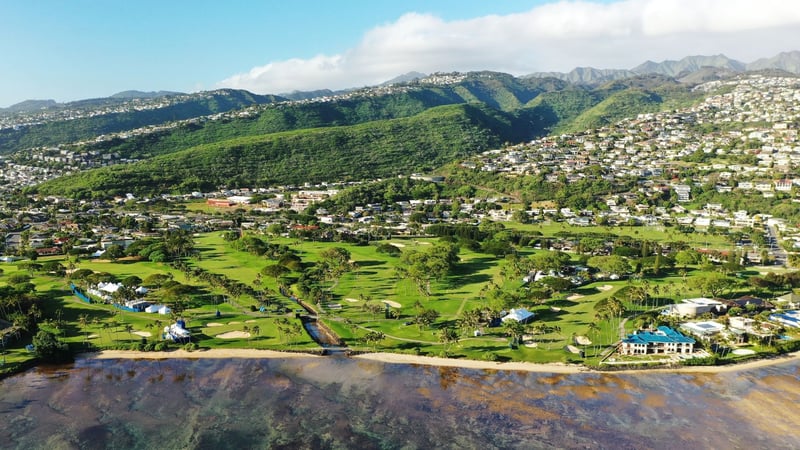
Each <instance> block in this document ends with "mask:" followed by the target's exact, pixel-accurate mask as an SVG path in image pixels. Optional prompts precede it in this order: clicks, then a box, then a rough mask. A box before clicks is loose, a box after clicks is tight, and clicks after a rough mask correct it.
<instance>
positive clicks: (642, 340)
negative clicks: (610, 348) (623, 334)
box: [619, 326, 695, 355]
mask: <svg viewBox="0 0 800 450" xmlns="http://www.w3.org/2000/svg"><path fill="white" fill-rule="evenodd" d="M694 344H695V340H694V339H692V338H690V337H687V336H684V335H683V334H681V333H680V332H678V331H675V330H673V329H672V328H670V327H664V326H661V327H658V328H657V329H655V330H654V331H651V330H639V331H634V332H633V334H629V335H628V337H627V338H625V339H623V340H622V341H621V342H620V344H619V353H620V354H622V355H650V354H654V355H666V354H676V353H677V354H684V355H688V354H692V352H694Z"/></svg>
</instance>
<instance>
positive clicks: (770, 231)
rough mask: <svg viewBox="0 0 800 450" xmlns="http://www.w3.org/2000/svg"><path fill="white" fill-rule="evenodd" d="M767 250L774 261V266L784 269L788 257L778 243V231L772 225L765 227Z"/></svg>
mask: <svg viewBox="0 0 800 450" xmlns="http://www.w3.org/2000/svg"><path fill="white" fill-rule="evenodd" d="M766 231H767V248H768V250H769V253H770V255H772V257H773V258H774V259H775V264H777V265H779V266H782V267H785V266H786V264H787V263H788V261H789V255H788V254H787V253H786V251H785V250H784V249H783V247H781V246H780V244H779V243H778V230H777V229H776V228H775V226H774V225H767V226H766Z"/></svg>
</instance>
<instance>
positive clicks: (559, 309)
mask: <svg viewBox="0 0 800 450" xmlns="http://www.w3.org/2000/svg"><path fill="white" fill-rule="evenodd" d="M550 311H553V312H559V311H561V308H559V307H558V306H551V307H550Z"/></svg>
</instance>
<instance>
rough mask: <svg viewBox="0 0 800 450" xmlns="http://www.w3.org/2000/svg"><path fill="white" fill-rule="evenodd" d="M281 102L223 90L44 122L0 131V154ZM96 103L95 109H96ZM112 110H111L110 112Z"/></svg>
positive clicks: (85, 104) (85, 102) (82, 105)
mask: <svg viewBox="0 0 800 450" xmlns="http://www.w3.org/2000/svg"><path fill="white" fill-rule="evenodd" d="M280 100H284V99H282V98H280V97H276V96H274V95H256V94H253V93H250V92H247V91H242V90H232V89H225V90H219V91H214V92H207V93H203V94H196V95H192V96H191V98H189V99H188V100H186V101H176V102H172V104H170V105H169V106H166V107H163V108H155V109H136V108H128V109H126V110H125V111H124V112H108V113H104V114H87V115H85V116H84V117H78V118H74V119H69V120H53V121H45V122H43V123H38V124H34V125H28V126H23V127H16V128H5V129H1V130H0V154H8V153H12V152H14V151H17V150H22V149H26V148H30V147H40V146H56V145H59V144H67V143H73V142H78V141H85V140H93V139H94V138H96V137H97V136H100V135H104V134H108V133H117V132H123V131H128V130H133V129H136V128H141V127H146V126H150V125H161V124H164V123H167V122H171V121H176V120H185V119H191V118H194V117H200V116H205V115H209V114H216V113H221V112H227V111H231V110H235V109H240V108H243V107H245V106H250V105H256V104H265V103H272V102H276V101H280ZM96 103H97V105H96ZM69 106H70V107H71V108H74V109H79V108H87V107H90V106H91V107H100V106H102V102H100V100H83V101H78V102H73V103H70V104H69ZM112 109H113V108H112Z"/></svg>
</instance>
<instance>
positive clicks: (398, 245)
mask: <svg viewBox="0 0 800 450" xmlns="http://www.w3.org/2000/svg"><path fill="white" fill-rule="evenodd" d="M389 245H394V246H395V247H397V248H403V247H405V246H406V244H400V243H399V242H390V243H389Z"/></svg>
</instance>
